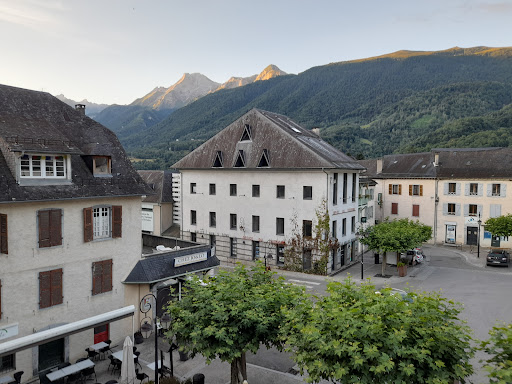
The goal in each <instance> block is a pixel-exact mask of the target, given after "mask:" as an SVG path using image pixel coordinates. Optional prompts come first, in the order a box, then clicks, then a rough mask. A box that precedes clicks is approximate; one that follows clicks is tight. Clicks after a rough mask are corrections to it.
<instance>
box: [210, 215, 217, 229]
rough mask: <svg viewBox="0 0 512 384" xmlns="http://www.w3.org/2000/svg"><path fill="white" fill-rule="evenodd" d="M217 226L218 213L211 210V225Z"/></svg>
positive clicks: (212, 226)
mask: <svg viewBox="0 0 512 384" xmlns="http://www.w3.org/2000/svg"><path fill="white" fill-rule="evenodd" d="M216 226H217V214H216V213H215V212H210V227H211V228H215V227H216Z"/></svg>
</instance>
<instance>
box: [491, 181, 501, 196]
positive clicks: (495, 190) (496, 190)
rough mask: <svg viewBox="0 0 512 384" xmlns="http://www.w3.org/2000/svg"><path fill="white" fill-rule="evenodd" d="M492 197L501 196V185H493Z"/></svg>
mask: <svg viewBox="0 0 512 384" xmlns="http://www.w3.org/2000/svg"><path fill="white" fill-rule="evenodd" d="M491 196H501V184H499V183H493V184H492V185H491Z"/></svg>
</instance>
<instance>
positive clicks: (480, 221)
mask: <svg viewBox="0 0 512 384" xmlns="http://www.w3.org/2000/svg"><path fill="white" fill-rule="evenodd" d="M481 224H482V220H480V212H478V237H477V239H476V244H477V252H476V257H477V258H480V225H481Z"/></svg>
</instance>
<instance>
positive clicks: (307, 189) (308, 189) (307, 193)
mask: <svg viewBox="0 0 512 384" xmlns="http://www.w3.org/2000/svg"><path fill="white" fill-rule="evenodd" d="M302 199H303V200H312V199H313V187H312V186H311V185H305V186H303V187H302Z"/></svg>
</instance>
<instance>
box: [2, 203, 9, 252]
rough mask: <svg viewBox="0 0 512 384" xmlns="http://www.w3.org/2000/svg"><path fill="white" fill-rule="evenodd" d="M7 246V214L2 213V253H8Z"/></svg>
mask: <svg viewBox="0 0 512 384" xmlns="http://www.w3.org/2000/svg"><path fill="white" fill-rule="evenodd" d="M8 251H9V249H8V247H7V215H5V214H2V213H0V253H4V254H8V253H9V252H8Z"/></svg>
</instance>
